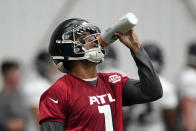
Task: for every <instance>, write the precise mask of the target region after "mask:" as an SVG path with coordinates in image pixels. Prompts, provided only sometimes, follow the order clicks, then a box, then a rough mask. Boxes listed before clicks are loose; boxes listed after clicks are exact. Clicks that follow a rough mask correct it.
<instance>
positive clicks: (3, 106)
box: [0, 60, 26, 131]
mask: <svg viewBox="0 0 196 131" xmlns="http://www.w3.org/2000/svg"><path fill="white" fill-rule="evenodd" d="M1 72H2V78H3V85H2V91H1V93H0V131H24V130H25V124H26V123H25V120H26V110H25V107H24V105H23V99H22V95H21V94H20V91H19V89H18V86H19V84H20V79H21V71H20V67H19V64H18V63H17V62H15V61H12V60H10V61H3V62H2V64H1Z"/></svg>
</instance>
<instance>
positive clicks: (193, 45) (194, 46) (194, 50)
mask: <svg viewBox="0 0 196 131" xmlns="http://www.w3.org/2000/svg"><path fill="white" fill-rule="evenodd" d="M188 63H189V64H190V65H192V66H196V41H192V42H190V44H189V46H188Z"/></svg>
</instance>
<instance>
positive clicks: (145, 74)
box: [131, 46, 163, 101]
mask: <svg viewBox="0 0 196 131" xmlns="http://www.w3.org/2000/svg"><path fill="white" fill-rule="evenodd" d="M131 53H132V56H133V58H134V60H135V62H136V65H137V67H138V75H139V78H140V83H141V87H140V88H141V91H142V93H143V94H144V95H145V96H146V97H148V98H149V101H152V100H156V99H159V98H160V97H162V94H163V91H162V86H161V83H160V80H159V77H158V75H157V74H156V72H155V70H154V69H153V66H152V64H151V61H150V58H149V57H148V55H147V53H146V51H145V50H144V48H143V47H142V46H141V47H140V49H139V50H138V52H137V53H134V52H131Z"/></svg>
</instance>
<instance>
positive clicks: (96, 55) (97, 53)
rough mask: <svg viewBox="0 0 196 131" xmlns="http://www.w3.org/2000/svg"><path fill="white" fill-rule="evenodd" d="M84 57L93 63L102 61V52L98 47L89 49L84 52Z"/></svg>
mask: <svg viewBox="0 0 196 131" xmlns="http://www.w3.org/2000/svg"><path fill="white" fill-rule="evenodd" d="M84 57H85V58H86V60H89V61H91V62H94V63H100V62H103V61H104V54H103V53H102V51H101V50H100V49H97V48H92V49H89V50H88V51H87V52H86V53H85V55H84Z"/></svg>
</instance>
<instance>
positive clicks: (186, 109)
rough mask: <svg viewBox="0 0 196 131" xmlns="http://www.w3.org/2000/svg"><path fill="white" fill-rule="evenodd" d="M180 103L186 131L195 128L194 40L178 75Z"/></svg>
mask: <svg viewBox="0 0 196 131" xmlns="http://www.w3.org/2000/svg"><path fill="white" fill-rule="evenodd" d="M177 84H178V87H179V91H180V97H181V101H180V105H181V112H182V119H183V122H184V123H183V124H184V126H185V130H186V131H195V130H196V115H195V109H196V95H195V93H196V41H194V42H191V43H190V44H189V46H188V51H187V65H186V67H185V68H184V70H183V72H181V74H180V76H179V77H178V83H177Z"/></svg>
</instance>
